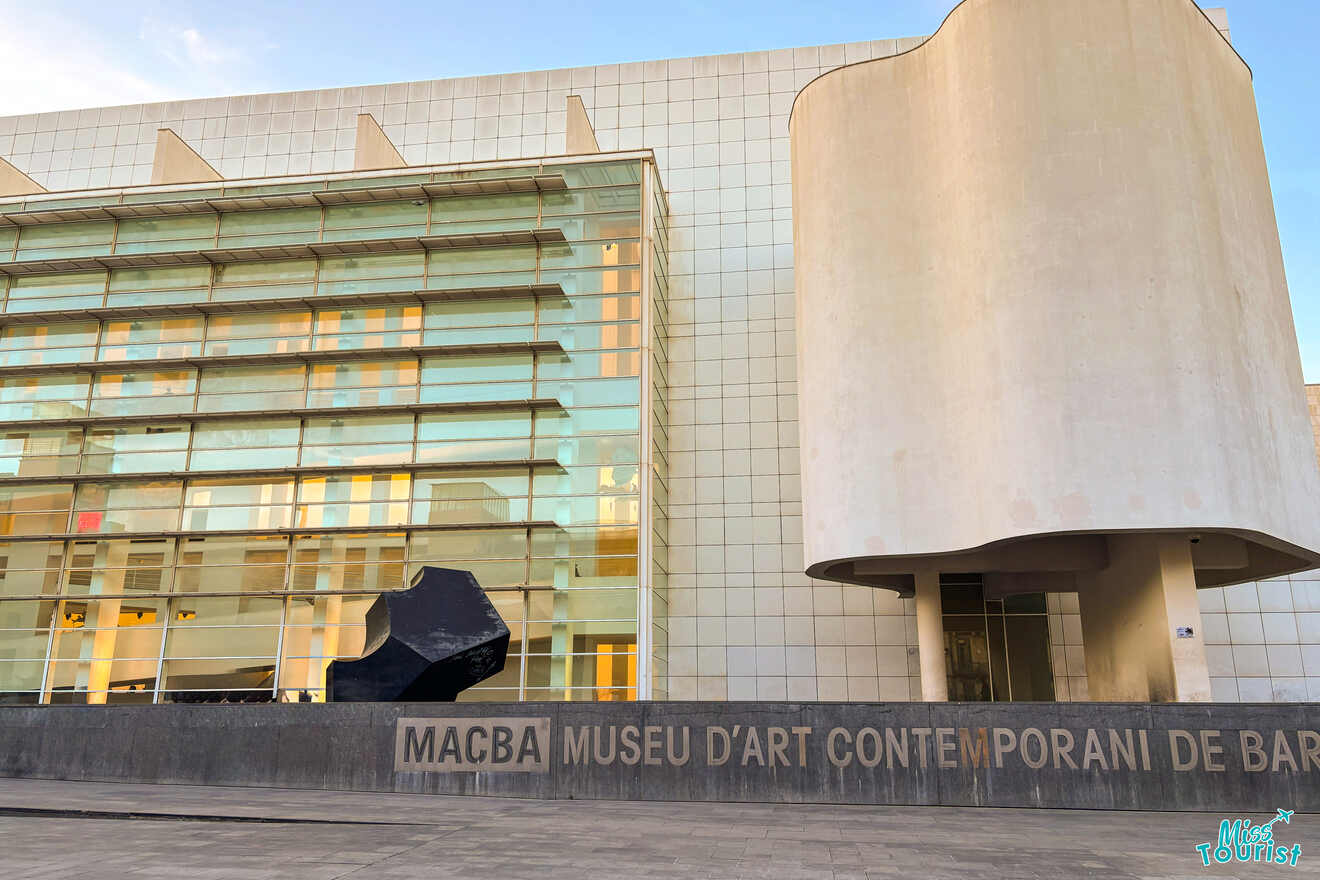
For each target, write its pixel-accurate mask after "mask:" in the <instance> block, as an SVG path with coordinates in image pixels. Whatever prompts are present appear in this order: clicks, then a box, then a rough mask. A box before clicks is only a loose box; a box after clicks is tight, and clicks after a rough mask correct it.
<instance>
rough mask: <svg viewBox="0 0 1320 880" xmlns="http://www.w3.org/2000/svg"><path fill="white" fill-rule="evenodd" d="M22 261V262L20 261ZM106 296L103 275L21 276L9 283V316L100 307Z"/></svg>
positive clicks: (92, 273) (71, 273) (76, 273)
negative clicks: (51, 310) (10, 314)
mask: <svg viewBox="0 0 1320 880" xmlns="http://www.w3.org/2000/svg"><path fill="white" fill-rule="evenodd" d="M20 259H21V258H20ZM104 296H105V272H66V273H62V274H58V275H23V276H19V277H17V278H12V279H10V282H9V300H8V303H7V306H6V309H7V311H10V312H39V311H44V310H46V309H76V308H91V307H93V306H99V305H100V304H101V302H102V300H103V299H104Z"/></svg>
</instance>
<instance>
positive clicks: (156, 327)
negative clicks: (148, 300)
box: [100, 317, 202, 361]
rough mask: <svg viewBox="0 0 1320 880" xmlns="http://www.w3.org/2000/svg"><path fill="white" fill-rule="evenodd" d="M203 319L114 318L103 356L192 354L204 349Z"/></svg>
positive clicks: (103, 343)
mask: <svg viewBox="0 0 1320 880" xmlns="http://www.w3.org/2000/svg"><path fill="white" fill-rule="evenodd" d="M201 339H202V319H201V318H200V317H198V318H152V319H139V320H133V321H111V322H108V323H107V324H106V325H105V330H104V334H103V336H102V339H101V353H100V354H101V359H102V360H107V361H121V360H128V359H132V358H179V357H193V356H196V355H198V354H200V353H201V351H202V345H201Z"/></svg>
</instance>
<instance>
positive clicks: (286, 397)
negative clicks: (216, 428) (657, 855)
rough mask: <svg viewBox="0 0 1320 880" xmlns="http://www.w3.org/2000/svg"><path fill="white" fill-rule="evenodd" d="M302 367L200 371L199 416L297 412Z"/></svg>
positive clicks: (301, 390) (302, 375)
mask: <svg viewBox="0 0 1320 880" xmlns="http://www.w3.org/2000/svg"><path fill="white" fill-rule="evenodd" d="M305 371H306V367H304V366H303V365H301V364H296V365H291V366H285V367H280V366H262V367H227V368H224V369H217V370H203V371H202V381H201V393H200V394H198V396H197V409H198V411H200V412H222V411H223V412H240V411H243V410H279V409H298V408H299V407H301V406H302V401H303V393H304V392H303V388H304V385H305V384H306V381H307V380H306V377H305Z"/></svg>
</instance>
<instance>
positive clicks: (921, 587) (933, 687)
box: [915, 571, 949, 703]
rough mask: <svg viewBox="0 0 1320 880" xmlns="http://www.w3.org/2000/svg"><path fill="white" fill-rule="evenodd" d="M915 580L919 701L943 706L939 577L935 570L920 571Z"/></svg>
mask: <svg viewBox="0 0 1320 880" xmlns="http://www.w3.org/2000/svg"><path fill="white" fill-rule="evenodd" d="M915 578H916V586H917V596H916V599H917V650H918V652H919V653H920V660H921V699H922V700H924V701H925V702H927V703H945V702H948V700H949V677H948V676H949V671H948V667H947V666H946V665H945V662H944V606H943V603H942V602H941V600H940V574H939V572H937V571H919V572H917V573H916V575H915Z"/></svg>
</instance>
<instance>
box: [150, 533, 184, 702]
mask: <svg viewBox="0 0 1320 880" xmlns="http://www.w3.org/2000/svg"><path fill="white" fill-rule="evenodd" d="M174 561H175V563H176V566H175V567H176V568H177V563H178V561H179V548H178V542H177V541H176V542H175V547H174ZM171 582H172V581H171ZM177 601H178V600H177V597H174V596H169V597H166V599H165V619H164V620H162V621H161V622H160V651H159V652H158V653H157V654H156V686H155V688H154V689H153V690H152V692H151V702H152V704H153V705H157V704H159V703H160V692H161V690H162V686H163V682H162V678H163V677H164V675H165V640H166V638H167V636H168V635H169V631H170V618H171V617H172V616H173V614H174V611H175V603H176V602H177Z"/></svg>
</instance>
